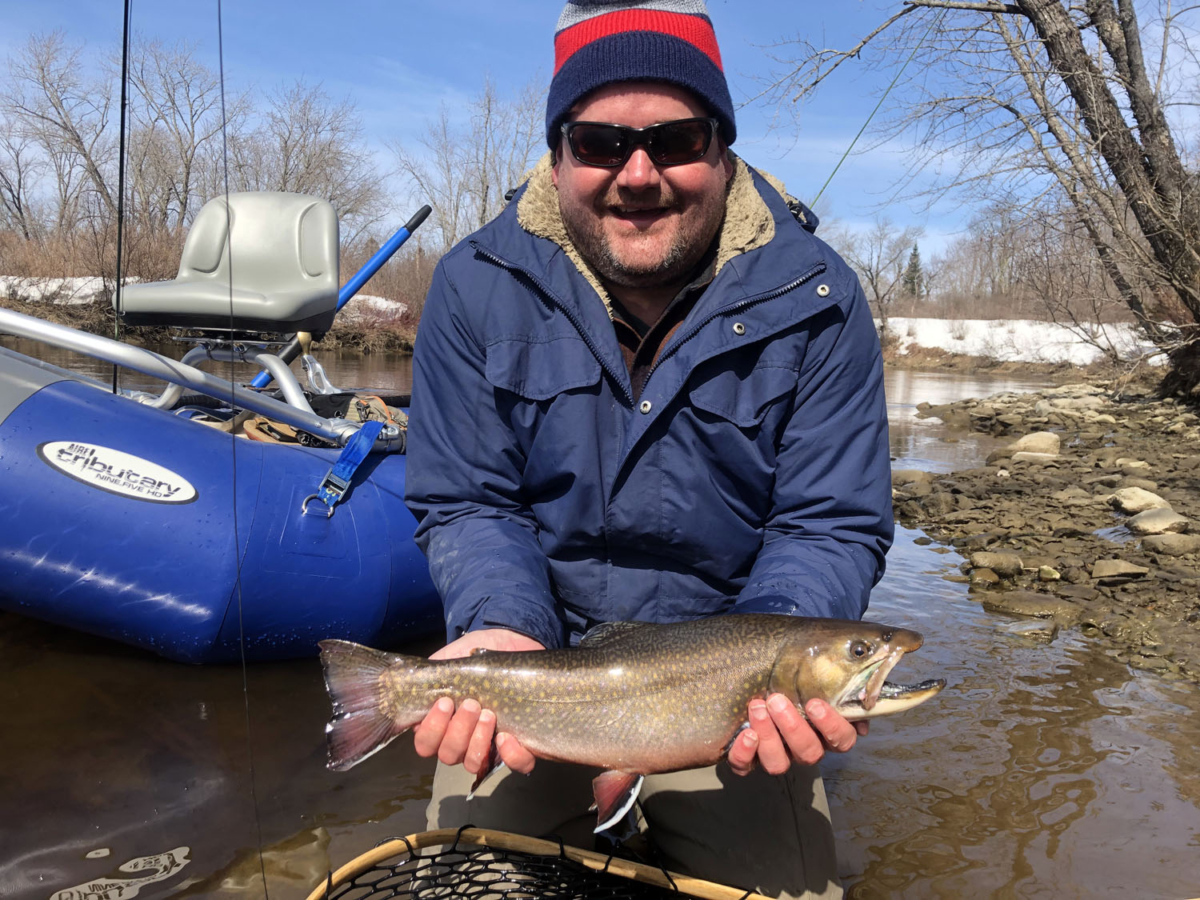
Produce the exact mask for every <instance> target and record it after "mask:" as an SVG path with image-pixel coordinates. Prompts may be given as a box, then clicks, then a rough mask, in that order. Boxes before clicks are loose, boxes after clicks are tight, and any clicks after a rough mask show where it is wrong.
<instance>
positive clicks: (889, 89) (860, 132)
mask: <svg viewBox="0 0 1200 900" xmlns="http://www.w3.org/2000/svg"><path fill="white" fill-rule="evenodd" d="M947 12H948V10H942V12H941V13H940V14H939V15H938V17H937V18H936V19H934V20H933V21H932V22H930V23H929V27H928V28H927V29H925V34H924V35H922V37H921V39H920V40H919V41H917V45H916V46H915V47H913V49H912V53H910V54H908V59H906V60H905V61H904V65H902V66H901V67H900V71H898V72H897V73H896V77H894V78H893V79H892V83H891V84H889V85H888V86H887V90H885V91H884V92H883V96H882V97H880V98H879V102H878V103H876V104H875V108H874V109H873V110H871V114H870V115H869V116H867V121H865V122H863V124H862V128H860V129H858V134H856V135H855V136H854V140H852V141H851V142H850V146H849V147H847V148H846V152H845V153H843V154H842V158H841V159H839V160H838V163H837V165H836V166H834V167H833V171H832V172H830V173H829V177H828V178H826V179H825V183H824V184H823V185H821V189H820V190H819V191H817V196H815V197H813V201H812V203H810V204H809V206H810V207H814V206H816V205H817V201H818V200H820V199H821V195H822V194H824V193H825V188H827V187H829V182H831V181H833V176H834V175H836V174H837V173H838V169H840V168H841V167H842V163H844V162H845V161H846V159H847V157H849V156H850V151H851V150H853V149H854V145H855V144H857V143H858V139H859V138H860V137H862V136H863V132H864V131H866V130H867V126H868V125H870V124H871V120H872V119H873V118H875V113H877V112H879V108H880V107H881V106H883V101H884V100H886V99H887V98H888V94H890V93H891V92H892V88H894V87H895V86H896V83H897V82H898V81H899V80H900V76H902V75H903V74H904V70H905V69H907V68H908V64H909V63H910V62H912V61H913V57H914V56H916V55H917V51H918V50H920V49H921V47H922V45H924V43H925V41H926V40H927V39H928V38H929V35H931V34H933V28H934V26H935V25H939V24H941V21H942V19H944V18H946V13H947Z"/></svg>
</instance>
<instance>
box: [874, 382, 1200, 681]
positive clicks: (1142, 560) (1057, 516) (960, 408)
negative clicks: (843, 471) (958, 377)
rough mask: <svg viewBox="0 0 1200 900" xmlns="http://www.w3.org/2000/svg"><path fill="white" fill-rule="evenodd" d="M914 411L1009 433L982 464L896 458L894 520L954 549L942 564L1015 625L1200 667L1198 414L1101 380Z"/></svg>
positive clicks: (1198, 671)
mask: <svg viewBox="0 0 1200 900" xmlns="http://www.w3.org/2000/svg"><path fill="white" fill-rule="evenodd" d="M918 415H920V416H922V417H927V416H936V417H938V418H940V419H941V420H942V421H943V422H945V423H946V425H947V426H949V427H950V428H951V429H962V430H970V431H978V432H984V433H989V434H992V435H995V436H1000V437H1004V436H1008V437H1011V438H1012V441H1011V442H1010V443H1009V444H1008V445H1007V446H1006V447H1005V448H1003V449H1001V450H997V451H995V452H993V453H992V454H991V455H990V456H989V457H988V460H987V464H986V465H984V466H982V467H980V468H976V469H968V470H964V471H959V472H953V473H950V474H931V473H928V472H921V471H917V470H897V471H895V472H893V476H892V478H893V504H894V507H895V511H896V516H897V518H898V520H899V521H901V522H902V523H904V524H905V525H907V526H909V527H911V528H918V529H920V530H922V531H924V532H925V534H926V535H928V538H923V539H921V540H930V541H932V542H937V543H940V544H944V545H946V546H952V547H953V548H954V549H956V550H957V551H958V552H959V553H960V554H962V555H963V556H964V557H966V560H967V561H966V562H965V563H964V564H963V566H962V571H961V573H960V574H959V573H956V574H951V575H948V576H945V577H947V578H950V579H951V580H955V581H962V582H966V583H969V584H970V590H971V596H972V597H973V598H974V599H976V600H978V601H979V602H980V603H982V604H983V606H984V608H985V609H987V610H989V611H991V612H994V613H996V614H997V615H1000V616H1004V617H1006V618H1007V619H1009V620H1010V624H1008V625H1007V626H1006V627H1008V628H1010V629H1011V630H1012V631H1014V632H1015V633H1017V634H1020V635H1022V636H1023V637H1025V638H1027V639H1030V640H1043V641H1051V640H1054V638H1055V636H1056V635H1057V634H1058V631H1059V629H1060V628H1080V629H1082V630H1083V631H1084V633H1086V634H1089V635H1093V636H1095V637H1097V638H1098V639H1101V640H1103V641H1105V642H1106V644H1107V652H1109V653H1110V654H1111V655H1113V656H1116V657H1118V658H1120V659H1122V660H1124V661H1127V662H1129V663H1130V664H1132V665H1134V666H1136V667H1138V668H1142V669H1150V670H1155V671H1159V672H1162V673H1163V674H1164V675H1166V676H1168V677H1172V676H1173V677H1185V678H1188V679H1190V680H1196V681H1200V416H1198V415H1196V414H1195V413H1193V412H1192V411H1191V410H1190V409H1188V408H1187V407H1186V406H1183V405H1181V404H1177V403H1176V402H1174V401H1172V400H1158V399H1154V398H1152V397H1151V396H1150V395H1149V394H1148V393H1133V394H1132V395H1131V394H1130V392H1129V391H1125V392H1123V393H1122V394H1121V395H1119V396H1118V395H1115V394H1113V393H1110V392H1109V390H1108V389H1107V387H1106V386H1103V385H1099V384H1069V385H1064V386H1062V387H1058V388H1053V389H1049V390H1046V391H1042V392H1039V393H1037V394H1011V393H1007V394H997V395H995V396H992V397H987V398H985V399H981V400H964V401H961V402H956V403H951V404H947V405H945V406H938V407H933V406H930V405H928V404H921V406H919V407H918Z"/></svg>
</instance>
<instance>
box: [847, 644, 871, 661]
mask: <svg viewBox="0 0 1200 900" xmlns="http://www.w3.org/2000/svg"><path fill="white" fill-rule="evenodd" d="M850 655H851V656H853V657H854V658H855V659H866V658H867V657H868V656H870V655H871V645H870V644H869V643H867V642H866V641H854V642H853V643H852V644H851V645H850Z"/></svg>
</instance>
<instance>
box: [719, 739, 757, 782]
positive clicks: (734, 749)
mask: <svg viewBox="0 0 1200 900" xmlns="http://www.w3.org/2000/svg"><path fill="white" fill-rule="evenodd" d="M757 756H758V732H757V731H755V730H754V729H753V728H747V729H745V730H744V731H742V733H741V734H739V735H738V736H737V737H736V738H734V740H733V745H732V746H731V747H730V748H729V754H728V755H727V756H726V757H725V758H726V760H728V762H729V768H731V769H733V774H735V775H749V774H750V773H751V772H752V771H754V760H755V758H756V757H757Z"/></svg>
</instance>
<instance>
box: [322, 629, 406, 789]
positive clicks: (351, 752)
mask: <svg viewBox="0 0 1200 900" xmlns="http://www.w3.org/2000/svg"><path fill="white" fill-rule="evenodd" d="M319 646H320V648H321V664H322V665H323V666H324V668H325V687H326V689H327V690H328V691H329V699H330V700H331V701H333V718H332V719H331V720H330V722H329V724H328V725H326V726H325V734H326V737H327V739H328V742H329V762H328V766H329V768H330V769H333V770H334V771H335V772H343V771H345V770H346V769H349V768H350V767H351V766H354V765H356V764H358V763H360V762H362V761H363V760H364V759H366V758H367V757H368V756H371V755H372V754H373V753H376V752H378V751H379V750H382V749H383V748H384V747H386V746H387V745H388V744H389V743H391V742H392V741H393V740H395V739H396V738H397V737H399V736H400V735H402V734H403V733H404V732H406V731H408V729H410V728H411V727H412V726H413V725H415V724H416V723H417V722H419V721H420V720H421V716H420V715H417V716H416V718H415V719H414V720H413V721H411V722H410V721H405V720H400V719H397V718H396V717H395V715H394V713H393V712H392V710H393V709H394V708H395V707H394V706H392V705H389V704H387V703H386V702H385V701H386V700H387V691H388V684H387V682H386V681H385V680H384V678H383V676H384V675H385V674H386V673H387V672H388V671H390V670H391V669H393V668H394V667H395V666H396V664H397V663H402V662H407V661H409V657H405V656H400V655H398V654H393V653H384V652H383V651H382V650H373V649H371V648H370V647H364V646H363V645H361V644H355V643H351V642H350V641H321V642H320V645H319ZM411 662H413V663H417V662H421V661H420V660H418V659H417V658H415V657H413V658H412V659H411Z"/></svg>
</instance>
